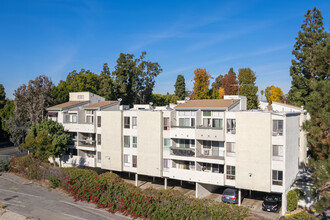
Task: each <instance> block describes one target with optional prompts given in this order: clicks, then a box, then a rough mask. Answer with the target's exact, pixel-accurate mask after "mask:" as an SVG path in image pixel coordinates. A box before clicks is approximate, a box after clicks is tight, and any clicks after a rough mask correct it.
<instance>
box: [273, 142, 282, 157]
mask: <svg viewBox="0 0 330 220" xmlns="http://www.w3.org/2000/svg"><path fill="white" fill-rule="evenodd" d="M282 157H283V146H282V145H273V158H274V159H282Z"/></svg>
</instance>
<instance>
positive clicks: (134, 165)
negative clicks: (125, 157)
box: [132, 155, 137, 168]
mask: <svg viewBox="0 0 330 220" xmlns="http://www.w3.org/2000/svg"><path fill="white" fill-rule="evenodd" d="M132 161H133V167H135V168H136V167H137V156H136V155H133V156H132Z"/></svg>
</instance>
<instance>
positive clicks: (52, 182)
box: [48, 176, 61, 189]
mask: <svg viewBox="0 0 330 220" xmlns="http://www.w3.org/2000/svg"><path fill="white" fill-rule="evenodd" d="M48 180H49V182H50V187H51V188H53V189H56V188H57V187H60V186H61V180H60V179H58V178H57V177H54V176H52V177H48Z"/></svg>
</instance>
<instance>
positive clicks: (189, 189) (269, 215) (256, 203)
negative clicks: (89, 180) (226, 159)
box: [117, 173, 280, 219]
mask: <svg viewBox="0 0 330 220" xmlns="http://www.w3.org/2000/svg"><path fill="white" fill-rule="evenodd" d="M117 174H118V175H120V176H121V177H122V178H123V179H124V180H125V181H126V182H128V183H131V184H133V185H134V184H135V175H134V174H131V175H130V177H129V175H128V174H127V173H117ZM181 184H182V185H181ZM138 187H140V188H141V189H142V190H144V189H147V188H149V187H152V188H154V189H164V179H162V178H155V179H153V178H152V177H147V176H139V181H138ZM167 188H168V189H173V190H178V191H180V192H182V193H183V194H184V195H186V196H190V197H193V198H195V195H196V194H195V193H196V191H195V184H194V183H189V182H186V181H182V182H181V181H179V180H174V179H168V181H167ZM225 188H226V187H221V188H219V190H217V192H216V193H211V194H210V195H208V196H206V197H205V198H207V199H211V200H214V201H218V202H221V196H222V192H223V190H224V189H225ZM265 196H266V194H265V193H261V192H255V191H253V192H252V193H251V197H250V196H249V194H247V196H246V197H245V198H244V199H243V202H242V206H244V207H247V208H249V209H250V210H251V214H253V215H254V217H256V218H258V219H278V217H279V216H280V214H279V213H280V212H278V213H273V212H265V211H263V210H262V209H261V206H262V203H263V199H264V197H265Z"/></svg>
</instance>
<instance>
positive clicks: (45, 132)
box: [22, 119, 70, 165]
mask: <svg viewBox="0 0 330 220" xmlns="http://www.w3.org/2000/svg"><path fill="white" fill-rule="evenodd" d="M69 138H70V135H69V134H68V133H66V132H65V131H64V128H63V126H62V125H60V124H59V123H58V122H55V121H53V120H50V119H44V120H43V121H42V122H41V123H39V124H36V125H34V126H31V128H30V130H29V133H28V135H27V136H26V138H25V143H24V144H23V145H22V148H23V149H26V150H30V151H31V152H32V153H33V154H35V155H37V156H39V157H40V158H41V159H43V160H46V159H48V158H49V157H52V158H53V160H54V165H55V158H57V157H61V156H62V154H63V153H64V152H65V151H66V149H67V147H66V146H67V143H68V141H69Z"/></svg>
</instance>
